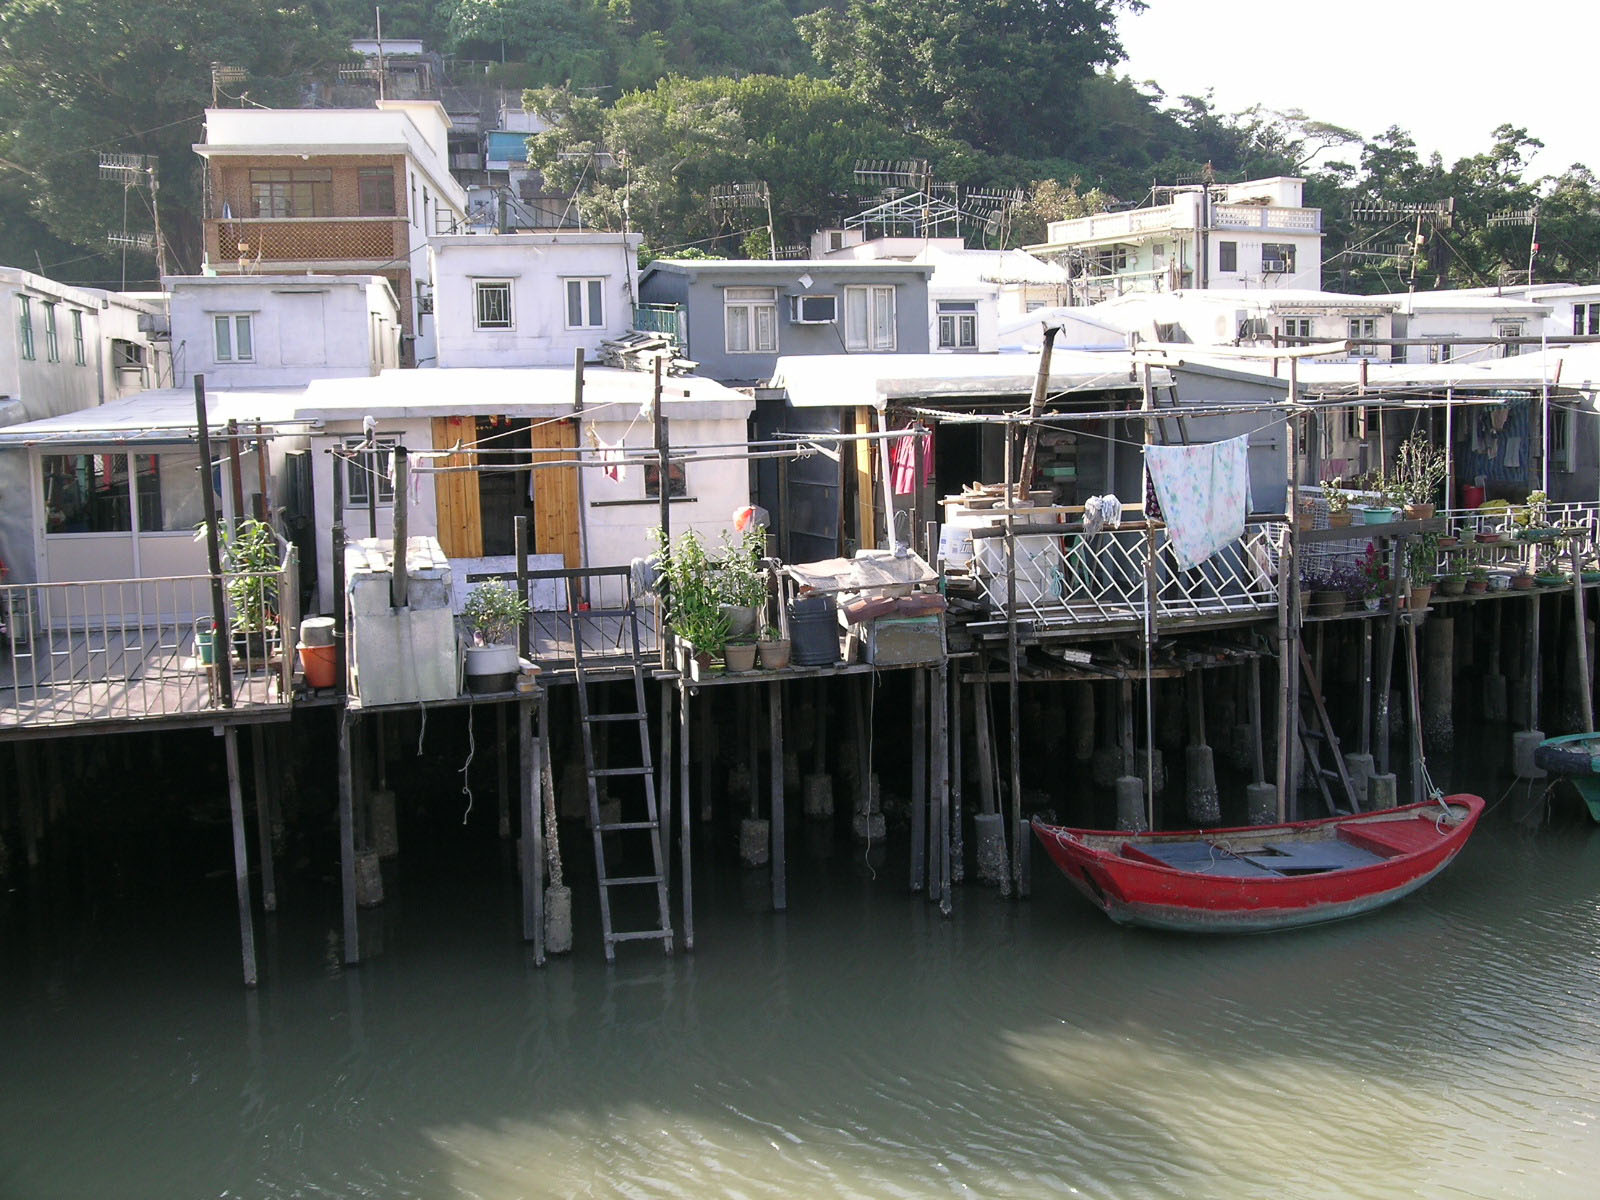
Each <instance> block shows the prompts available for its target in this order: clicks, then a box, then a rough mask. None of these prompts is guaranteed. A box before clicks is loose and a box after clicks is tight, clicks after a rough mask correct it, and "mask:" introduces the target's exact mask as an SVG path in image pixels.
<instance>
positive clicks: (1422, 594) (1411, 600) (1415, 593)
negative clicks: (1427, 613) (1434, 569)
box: [1406, 583, 1433, 612]
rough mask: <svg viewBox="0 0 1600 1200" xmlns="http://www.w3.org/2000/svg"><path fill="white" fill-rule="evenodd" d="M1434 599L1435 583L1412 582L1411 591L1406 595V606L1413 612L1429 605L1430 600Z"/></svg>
mask: <svg viewBox="0 0 1600 1200" xmlns="http://www.w3.org/2000/svg"><path fill="white" fill-rule="evenodd" d="M1432 599H1433V584H1431V583H1420V584H1412V585H1411V591H1410V593H1408V595H1407V597H1406V607H1407V608H1409V609H1410V610H1411V611H1412V612H1417V611H1419V610H1421V609H1424V608H1427V607H1428V602H1429V601H1430V600H1432Z"/></svg>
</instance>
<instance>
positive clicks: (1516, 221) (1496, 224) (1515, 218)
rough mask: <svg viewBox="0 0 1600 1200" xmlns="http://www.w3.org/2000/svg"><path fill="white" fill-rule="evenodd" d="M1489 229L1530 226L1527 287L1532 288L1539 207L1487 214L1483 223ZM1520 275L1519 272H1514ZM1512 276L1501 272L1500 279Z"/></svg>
mask: <svg viewBox="0 0 1600 1200" xmlns="http://www.w3.org/2000/svg"><path fill="white" fill-rule="evenodd" d="M1484 224H1486V225H1488V226H1489V227H1490V228H1491V229H1504V228H1507V227H1509V226H1514V225H1529V226H1532V228H1533V232H1532V234H1531V235H1530V236H1529V238H1528V286H1529V287H1532V286H1533V256H1534V255H1535V254H1538V253H1539V206H1538V205H1537V204H1535V205H1533V207H1531V208H1503V209H1501V210H1500V211H1499V212H1497V213H1491V214H1489V219H1488V220H1487V221H1486V222H1484ZM1515 273H1516V274H1521V272H1520V271H1519V272H1515ZM1509 274H1512V272H1508V271H1502V272H1501V277H1502V278H1504V277H1505V276H1506V275H1509Z"/></svg>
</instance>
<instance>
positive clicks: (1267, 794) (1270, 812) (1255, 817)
mask: <svg viewBox="0 0 1600 1200" xmlns="http://www.w3.org/2000/svg"><path fill="white" fill-rule="evenodd" d="M1244 803H1245V820H1246V821H1248V822H1249V823H1250V824H1251V825H1271V824H1272V823H1273V822H1274V821H1276V820H1277V819H1278V789H1277V787H1276V786H1274V785H1273V784H1270V783H1252V784H1249V785H1248V786H1246V787H1245V789H1244Z"/></svg>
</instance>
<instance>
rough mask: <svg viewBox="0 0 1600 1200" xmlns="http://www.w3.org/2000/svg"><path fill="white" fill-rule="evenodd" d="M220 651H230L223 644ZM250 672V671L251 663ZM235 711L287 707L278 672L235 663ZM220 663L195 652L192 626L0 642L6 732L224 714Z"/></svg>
mask: <svg viewBox="0 0 1600 1200" xmlns="http://www.w3.org/2000/svg"><path fill="white" fill-rule="evenodd" d="M220 649H225V645H224V646H223V647H219V650H220ZM247 665H248V666H249V667H250V668H253V669H250V670H246V669H245V668H246V666H247ZM232 668H233V693H234V708H235V709H236V710H238V709H259V708H271V709H282V710H283V711H284V712H285V713H287V711H288V708H289V698H288V697H287V696H282V695H280V694H279V693H280V688H279V676H278V674H277V673H276V672H268V671H267V669H266V667H265V664H263V663H261V662H259V661H254V662H251V663H249V664H244V663H239V662H234V663H233V664H232ZM217 690H218V679H217V676H216V672H215V668H213V667H210V666H208V665H206V664H205V663H203V662H201V660H200V658H199V657H198V656H197V654H196V652H195V646H194V630H193V628H192V626H188V625H178V626H172V625H166V626H162V627H156V628H143V627H138V626H133V625H122V626H108V627H105V628H102V629H96V630H90V631H88V632H84V631H83V630H76V631H73V632H72V633H50V632H47V631H41V632H37V633H35V634H34V635H33V636H32V637H31V638H28V639H21V640H19V641H17V642H16V643H15V644H13V643H10V642H6V643H0V735H3V734H4V733H6V732H8V731H21V730H25V729H38V728H54V729H59V728H60V727H62V726H70V725H78V724H86V723H103V722H149V721H159V720H161V719H163V718H168V719H183V718H194V717H197V716H204V715H206V714H209V713H218V714H220V713H223V712H226V711H227V710H225V709H222V708H221V707H220V706H219V702H218V696H217Z"/></svg>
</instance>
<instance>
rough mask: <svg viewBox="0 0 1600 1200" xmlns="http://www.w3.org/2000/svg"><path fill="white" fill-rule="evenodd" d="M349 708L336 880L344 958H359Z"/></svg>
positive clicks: (343, 731) (343, 735) (342, 720)
mask: <svg viewBox="0 0 1600 1200" xmlns="http://www.w3.org/2000/svg"><path fill="white" fill-rule="evenodd" d="M354 719H355V718H354V717H352V716H351V714H350V710H349V709H347V708H341V709H340V710H339V880H340V885H341V888H342V890H343V894H344V961H345V962H346V963H347V964H350V965H354V964H355V963H358V962H360V961H361V937H360V926H359V925H358V924H357V914H356V814H355V780H354V779H353V778H352V775H353V772H354V764H353V762H352V756H351V753H350V726H351V724H352V722H353V721H354Z"/></svg>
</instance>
